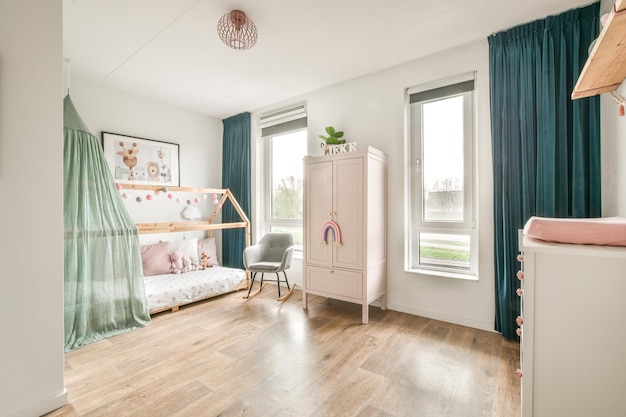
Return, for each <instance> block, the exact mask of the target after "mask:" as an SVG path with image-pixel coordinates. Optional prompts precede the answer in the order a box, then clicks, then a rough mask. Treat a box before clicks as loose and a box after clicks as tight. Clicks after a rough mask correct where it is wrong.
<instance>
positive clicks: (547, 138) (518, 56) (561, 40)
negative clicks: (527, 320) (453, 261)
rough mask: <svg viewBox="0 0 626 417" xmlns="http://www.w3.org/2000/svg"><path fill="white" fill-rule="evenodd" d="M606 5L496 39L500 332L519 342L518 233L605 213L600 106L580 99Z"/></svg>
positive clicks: (492, 41)
mask: <svg viewBox="0 0 626 417" xmlns="http://www.w3.org/2000/svg"><path fill="white" fill-rule="evenodd" d="M598 14H599V3H595V4H592V5H590V6H587V7H583V8H579V9H575V10H570V11H567V12H565V13H562V14H560V15H558V16H551V17H548V18H546V19H544V20H538V21H535V22H532V23H529V24H526V25H522V26H517V27H514V28H512V29H510V30H507V31H504V32H500V33H497V34H495V35H492V36H490V37H489V69H490V88H491V135H492V158H493V179H494V230H495V280H496V282H495V284H496V285H495V288H496V330H497V331H500V332H501V333H502V334H503V335H504V336H505V337H507V338H515V337H516V335H515V330H516V328H517V325H516V323H515V318H516V317H517V316H518V315H519V313H520V301H519V297H518V296H517V295H516V293H515V291H516V290H517V288H518V287H519V282H518V280H517V278H516V276H515V274H516V272H517V270H519V268H520V265H519V263H518V262H517V260H516V256H517V254H518V250H519V247H518V229H520V228H523V226H524V224H525V223H526V221H527V220H528V219H529V218H530V217H531V216H533V215H537V216H545V217H597V216H600V215H601V190H600V101H599V98H598V97H593V98H588V99H580V100H574V101H572V100H571V98H570V95H571V92H572V90H573V88H574V85H575V84H576V81H577V79H578V75H579V74H580V71H581V70H582V68H583V66H584V64H585V61H586V59H587V56H588V52H587V50H588V47H589V44H590V43H591V42H592V41H593V40H594V39H595V38H596V36H597V34H598V30H599V16H598Z"/></svg>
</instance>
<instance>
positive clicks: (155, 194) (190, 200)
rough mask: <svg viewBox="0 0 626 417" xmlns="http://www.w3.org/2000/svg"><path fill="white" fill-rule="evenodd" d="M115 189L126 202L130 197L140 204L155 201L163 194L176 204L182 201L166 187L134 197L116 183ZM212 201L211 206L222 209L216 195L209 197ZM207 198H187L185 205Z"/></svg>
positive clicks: (202, 196) (202, 195) (205, 196)
mask: <svg viewBox="0 0 626 417" xmlns="http://www.w3.org/2000/svg"><path fill="white" fill-rule="evenodd" d="M115 188H116V189H117V190H118V191H120V192H121V196H122V198H123V199H124V200H128V199H129V197H130V196H131V195H132V196H133V197H134V198H135V201H136V202H137V203H142V202H144V200H145V201H152V200H156V199H157V197H159V196H160V195H161V194H163V195H164V196H166V197H167V199H168V200H174V201H176V203H182V202H183V199H182V198H180V197H177V198H175V197H174V194H173V193H170V192H169V190H168V189H167V188H166V187H163V188H159V189H156V190H154V192H153V193H149V194H146V195H136V194H133V193H132V192H131V193H129V192H128V190H124V188H123V187H122V185H121V184H118V183H116V184H115ZM211 197H212V199H213V204H215V205H216V206H217V207H218V208H222V204H220V200H219V199H218V197H219V196H218V195H217V194H212V195H211ZM208 198H209V196H208V195H206V194H201V195H200V197H193V198H188V199H186V200H185V203H186V204H188V205H191V204H199V203H200V202H201V200H206V199H208Z"/></svg>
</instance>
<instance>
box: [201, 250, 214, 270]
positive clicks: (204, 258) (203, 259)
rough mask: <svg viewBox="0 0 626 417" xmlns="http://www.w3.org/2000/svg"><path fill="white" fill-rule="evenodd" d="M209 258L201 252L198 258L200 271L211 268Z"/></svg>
mask: <svg viewBox="0 0 626 417" xmlns="http://www.w3.org/2000/svg"><path fill="white" fill-rule="evenodd" d="M209 258H210V256H209V255H207V254H206V253H204V252H202V256H200V269H207V268H210V267H212V266H213V265H211V264H210V263H209Z"/></svg>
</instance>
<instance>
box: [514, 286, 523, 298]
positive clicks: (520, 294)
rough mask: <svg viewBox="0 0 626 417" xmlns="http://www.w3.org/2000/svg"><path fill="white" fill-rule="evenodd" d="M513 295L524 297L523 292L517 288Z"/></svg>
mask: <svg viewBox="0 0 626 417" xmlns="http://www.w3.org/2000/svg"><path fill="white" fill-rule="evenodd" d="M515 293H516V294H517V296H518V297H521V296H522V295H524V290H523V289H521V288H518V289H517V291H515Z"/></svg>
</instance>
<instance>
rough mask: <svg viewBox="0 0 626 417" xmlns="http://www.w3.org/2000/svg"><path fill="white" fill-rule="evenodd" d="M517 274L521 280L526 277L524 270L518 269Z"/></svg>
mask: <svg viewBox="0 0 626 417" xmlns="http://www.w3.org/2000/svg"><path fill="white" fill-rule="evenodd" d="M515 275H516V276H517V279H519V280H520V281H521V280H523V279H524V271H517V274H515Z"/></svg>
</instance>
